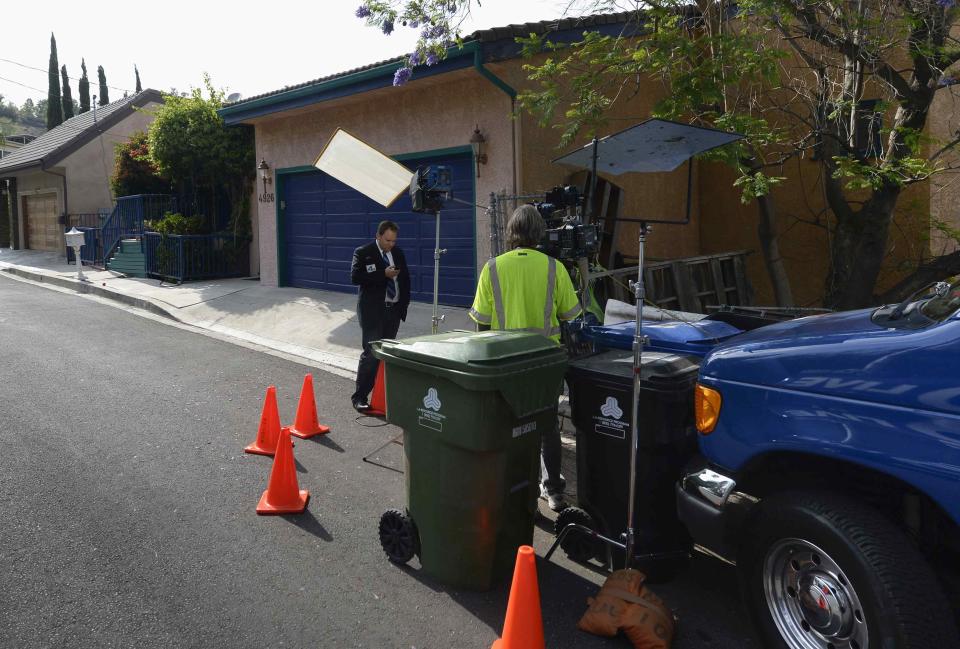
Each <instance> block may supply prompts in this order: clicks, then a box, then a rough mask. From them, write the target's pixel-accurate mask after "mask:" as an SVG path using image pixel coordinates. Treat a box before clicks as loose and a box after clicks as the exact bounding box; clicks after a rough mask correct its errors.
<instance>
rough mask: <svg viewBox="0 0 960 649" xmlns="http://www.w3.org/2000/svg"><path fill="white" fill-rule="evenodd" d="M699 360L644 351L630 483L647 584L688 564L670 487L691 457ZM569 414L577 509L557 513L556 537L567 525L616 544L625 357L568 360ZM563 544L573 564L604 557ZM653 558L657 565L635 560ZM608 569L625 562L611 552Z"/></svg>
mask: <svg viewBox="0 0 960 649" xmlns="http://www.w3.org/2000/svg"><path fill="white" fill-rule="evenodd" d="M697 361H698V359H697V358H695V357H692V356H681V355H676V354H666V353H661V352H644V354H643V356H642V368H641V373H640V400H639V404H640V411H639V421H638V428H639V430H638V435H639V437H638V452H637V478H636V505H635V507H634V516H635V524H634V531H635V555H636V556H635V560H634V564H633V566H634V567H636V568H638V569H640V570H643V571H644V572H646V573H647V574H648V577H649V578H650V579H651V580H663V579H668V578H670V577H672V576H673V575H674V574H675V573H676V572H677V571H678V570H680V569H682V568H683V567H684V566H685V565H686V563H687V558H688V557H687V555H688V553H689V551H690V549H691V547H692V544H691V539H690V535H689V533H688V532H687V530H686V527H685V526H684V525H683V523H681V522H680V520H679V518H678V517H677V509H676V497H675V492H674V486H675V484H676V482H677V480H678V479H679V478H680V475H681V472H682V470H683V467H684V465H685V464H686V463H687V462H688V461H689V459H690V458H691V457H692V455H693V454H694V453H695V452H696V450H697V437H696V428H695V426H694V419H693V394H694V386H695V384H696V380H697V373H698V370H699V364H698V362H697ZM567 385H568V388H569V397H570V410H571V415H572V419H573V423H574V425H575V426H576V431H577V501H578V505H579V507H578V508H574V509H568V510H567V511H565V512H562V513H561V515H560V516H559V517H558V519H557V528H556V529H557V532H558V533H559V531H560V530H561V529H562V528H563V526H564V525H566V524H567V523H570V522H576V523H581V524H586V525H588V526H590V527H592V528H593V529H595V530H597V531H599V532H600V533H601V534H603V535H604V536H607V537H609V538H612V539H615V540H618V541H622V538H621V534H623V533H624V532H626V529H627V501H628V498H629V485H630V449H631V435H630V419H631V410H630V409H631V407H632V405H631V402H632V400H633V352H625V351H621V350H610V351H606V352H601V353H599V354H594V355H591V356H587V357H584V358H581V359H578V360H575V361H571V363H570V367H569V368H568V370H567ZM568 538H569V539H570V540H569V541H565V542H564V544H563V545H562V547H563V549H564V551H566V552H567V554H568V555H570V556H571V558H574V559H578V560H585V559H588V558H590V557H589V556H584V555H585V554H586V555H595V556H596V557H597V558H600V559H601V560H603V559H605V558H607V554H606V553H607V547H608V546H606V545H605V544H601V543H599V542H597V541H595V540H589V539H587V537H586V535H582V534H581V535H577V534H576V533H574V534H571V535H570V536H569V537H568ZM648 554H658V555H661V556H659V557H658V558H656V559H645V558H644V557H643V556H642V555H648ZM610 558H611V559H612V561H613V566H612V567H613V568H620V567H622V566H623V563H624V553H623V550H620V549H618V548H613V550H612V557H610Z"/></svg>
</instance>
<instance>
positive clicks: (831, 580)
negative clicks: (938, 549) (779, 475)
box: [737, 491, 960, 649]
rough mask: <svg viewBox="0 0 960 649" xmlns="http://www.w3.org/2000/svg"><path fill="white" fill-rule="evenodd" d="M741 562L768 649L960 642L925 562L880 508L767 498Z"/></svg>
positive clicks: (821, 495)
mask: <svg viewBox="0 0 960 649" xmlns="http://www.w3.org/2000/svg"><path fill="white" fill-rule="evenodd" d="M744 539H745V540H744V543H743V544H742V546H741V548H740V552H739V555H738V558H737V565H738V567H739V571H740V578H741V586H742V589H743V593H744V597H745V599H746V602H747V606H748V608H749V609H750V613H751V615H752V616H753V618H754V622H755V624H756V626H757V629H758V631H759V633H760V635H761V637H762V639H763V643H762V644H763V646H764V647H770V648H773V647H776V648H777V649H886V648H888V647H896V648H897V649H928V648H932V647H960V636H958V634H957V628H956V625H955V624H954V617H953V613H952V611H951V610H950V608H949V606H947V603H946V602H947V600H946V598H945V597H944V595H943V593H942V591H941V589H940V586H939V584H938V583H937V579H936V577H935V576H934V574H933V572H932V570H931V568H930V566H929V564H928V563H927V562H926V561H925V560H924V558H923V557H922V556H921V555H920V553H919V552H918V551H917V549H916V548H915V547H914V546H913V545H912V544H911V542H910V541H909V540H908V539H907V537H906V536H905V535H904V534H903V532H901V531H900V530H899V529H897V528H896V527H895V526H894V525H893V524H892V523H890V522H889V521H887V520H886V519H885V518H884V517H883V516H881V515H880V513H879V512H877V511H875V510H874V509H872V508H870V507H868V506H866V505H863V504H861V503H859V502H857V501H855V500H852V499H850V498H847V497H845V496H843V495H841V494H837V493H833V492H828V491H811V492H791V493H784V494H777V495H774V496H772V497H770V498H767V499H765V500H763V501H762V502H761V503H760V504H759V506H758V510H757V513H756V517H755V518H753V519H752V524H750V525H749V526H748V529H746V530H745V531H744Z"/></svg>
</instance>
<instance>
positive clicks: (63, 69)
mask: <svg viewBox="0 0 960 649" xmlns="http://www.w3.org/2000/svg"><path fill="white" fill-rule="evenodd" d="M60 78H61V79H62V81H63V95H62V96H61V98H60V99H61V103H62V104H63V119H64V120H68V119H70V118H71V117H73V94H72V93H71V92H70V77H68V76H67V66H66V64H64V65H61V66H60Z"/></svg>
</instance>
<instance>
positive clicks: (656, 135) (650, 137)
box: [554, 119, 743, 176]
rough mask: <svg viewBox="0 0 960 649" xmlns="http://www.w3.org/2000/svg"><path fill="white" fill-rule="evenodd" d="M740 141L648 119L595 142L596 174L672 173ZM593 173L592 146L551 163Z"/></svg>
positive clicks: (706, 130) (719, 133)
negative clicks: (696, 159)
mask: <svg viewBox="0 0 960 649" xmlns="http://www.w3.org/2000/svg"><path fill="white" fill-rule="evenodd" d="M741 138H743V136H742V135H740V134H739V133H727V132H726V131H718V130H717V129H712V128H703V127H701V126H690V125H689V124H680V123H678V122H669V121H667V120H663V119H648V120H647V121H645V122H641V123H640V124H637V125H636V126H631V127H630V128H628V129H626V130H623V131H620V132H619V133H614V134H613V135H608V136H606V137H603V138H600V139H599V140H598V141H597V173H598V174H611V175H614V176H619V175H620V174H625V173H628V172H640V173H650V172H662V171H673V170H674V169H676V168H677V167H679V166H680V165H682V164H683V163H684V162H686V161H687V160H688V159H690V158H692V157H693V156H695V155H697V154H699V153H703V152H704V151H709V150H710V149H715V148H717V147H721V146H723V145H725V144H730V143H731V142H736V141H737V140H739V139H741ZM554 162H559V163H560V164H565V165H570V166H572V167H578V168H580V169H593V143H590V144H587V145H586V146H584V147H583V148H582V149H578V150H577V151H573V152H571V153H568V154H566V155H564V156H561V157H559V158H557V159H556V160H554Z"/></svg>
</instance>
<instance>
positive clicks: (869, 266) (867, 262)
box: [824, 186, 900, 311]
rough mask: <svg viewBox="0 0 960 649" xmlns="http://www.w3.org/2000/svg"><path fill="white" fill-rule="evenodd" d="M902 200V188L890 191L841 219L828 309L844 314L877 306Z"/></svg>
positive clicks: (836, 233)
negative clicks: (880, 278)
mask: <svg viewBox="0 0 960 649" xmlns="http://www.w3.org/2000/svg"><path fill="white" fill-rule="evenodd" d="M899 196H900V188H899V187H896V186H891V187H886V188H883V189H881V190H878V191H877V192H875V193H874V195H873V197H872V198H871V199H870V200H869V201H867V203H866V204H865V205H864V206H863V209H861V210H860V211H859V212H849V213H847V214H846V215H844V216H840V215H839V214H838V215H837V226H836V229H835V230H834V232H833V242H832V245H831V247H830V248H831V249H830V253H831V265H830V274H829V276H828V277H827V287H826V294H825V297H824V305H825V306H826V307H828V308H831V309H836V310H838V311H844V310H848V309H861V308H864V307H868V306H871V305H872V304H873V290H874V287H875V286H876V284H877V276H878V275H879V274H880V267H881V265H882V263H883V259H884V257H885V256H886V253H887V239H888V236H889V233H890V223H891V221H892V220H893V208H894V207H895V206H896V204H897V198H898V197H899Z"/></svg>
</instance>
